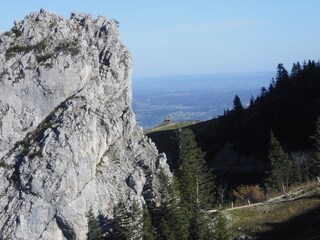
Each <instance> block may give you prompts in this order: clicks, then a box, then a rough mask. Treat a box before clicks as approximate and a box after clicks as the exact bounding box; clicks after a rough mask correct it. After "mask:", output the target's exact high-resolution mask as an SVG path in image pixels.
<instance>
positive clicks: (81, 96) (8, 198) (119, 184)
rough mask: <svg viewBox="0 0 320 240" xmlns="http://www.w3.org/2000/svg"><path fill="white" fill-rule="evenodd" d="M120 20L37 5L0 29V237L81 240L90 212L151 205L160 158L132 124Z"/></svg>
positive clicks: (161, 166) (129, 65) (129, 67)
mask: <svg viewBox="0 0 320 240" xmlns="http://www.w3.org/2000/svg"><path fill="white" fill-rule="evenodd" d="M131 71H132V60H131V55H130V53H129V52H128V50H127V49H126V48H125V47H124V46H123V45H122V43H121V42H120V41H119V38H118V26H117V23H116V21H113V20H108V19H107V18H105V17H98V18H97V19H93V18H92V17H91V16H90V15H86V14H71V18H70V19H69V20H64V19H63V18H62V17H60V16H58V15H56V14H53V13H48V12H45V11H44V10H40V12H39V13H32V14H30V15H28V16H26V17H25V19H24V20H22V21H20V22H15V26H14V27H13V28H12V29H11V30H10V31H9V32H6V33H3V34H1V35H0V91H1V93H0V158H1V161H0V166H1V167H0V238H1V239H85V238H86V233H87V229H88V228H87V217H86V215H87V213H88V211H89V209H90V208H92V209H93V212H94V213H95V214H96V215H98V214H102V215H103V216H105V217H109V218H112V210H113V206H114V205H115V204H117V203H118V202H119V201H120V200H125V201H127V202H128V204H130V202H132V201H133V200H137V201H138V202H139V203H140V204H145V203H146V201H150V202H153V201H154V200H155V198H156V197H157V189H156V188H155V187H154V186H155V184H153V183H154V181H155V178H156V177H155V176H156V175H157V172H159V171H160V169H163V170H164V171H166V172H167V173H168V174H169V175H170V172H169V169H168V166H167V164H166V159H165V157H164V156H163V155H159V154H158V151H157V149H156V147H155V145H154V144H153V143H152V142H151V141H150V140H149V139H148V138H146V137H145V136H144V135H143V133H142V130H141V129H139V128H137V126H136V121H135V116H134V113H133V111H132V106H131V105H132V96H131Z"/></svg>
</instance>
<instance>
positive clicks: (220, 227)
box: [215, 213, 230, 240]
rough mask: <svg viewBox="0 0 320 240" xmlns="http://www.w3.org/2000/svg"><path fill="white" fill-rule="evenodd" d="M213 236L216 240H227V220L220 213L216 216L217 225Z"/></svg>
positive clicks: (228, 237)
mask: <svg viewBox="0 0 320 240" xmlns="http://www.w3.org/2000/svg"><path fill="white" fill-rule="evenodd" d="M215 236H216V238H215V239H217V240H229V239H230V233H229V231H228V228H227V219H226V218H225V216H223V214H222V213H218V215H217V225H216V227H215Z"/></svg>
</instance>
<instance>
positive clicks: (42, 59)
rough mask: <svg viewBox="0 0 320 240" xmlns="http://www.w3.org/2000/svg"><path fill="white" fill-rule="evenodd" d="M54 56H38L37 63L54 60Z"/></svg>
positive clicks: (49, 54)
mask: <svg viewBox="0 0 320 240" xmlns="http://www.w3.org/2000/svg"><path fill="white" fill-rule="evenodd" d="M53 56H54V54H53V53H46V54H44V55H37V56H36V58H37V62H38V63H41V62H45V61H47V60H48V59H50V58H52V57H53Z"/></svg>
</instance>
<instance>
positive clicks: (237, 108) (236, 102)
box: [233, 95, 243, 112]
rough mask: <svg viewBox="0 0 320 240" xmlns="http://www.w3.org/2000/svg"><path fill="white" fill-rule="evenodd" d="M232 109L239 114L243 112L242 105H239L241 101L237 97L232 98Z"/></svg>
mask: <svg viewBox="0 0 320 240" xmlns="http://www.w3.org/2000/svg"><path fill="white" fill-rule="evenodd" d="M233 109H234V110H235V111H237V112H240V111H242V110H243V106H242V103H241V100H240V98H239V96H238V95H235V96H234V99H233Z"/></svg>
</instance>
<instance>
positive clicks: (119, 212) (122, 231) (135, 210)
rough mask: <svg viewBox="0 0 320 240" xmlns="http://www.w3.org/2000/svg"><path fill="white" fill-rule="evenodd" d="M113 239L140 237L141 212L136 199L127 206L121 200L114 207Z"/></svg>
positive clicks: (141, 231) (141, 232) (141, 227)
mask: <svg viewBox="0 0 320 240" xmlns="http://www.w3.org/2000/svg"><path fill="white" fill-rule="evenodd" d="M113 232H114V239H116V240H120V239H141V236H142V234H143V212H142V210H141V208H140V207H139V204H138V202H137V201H133V202H132V204H131V205H130V206H129V207H128V206H127V205H126V204H125V203H124V201H121V202H119V203H118V204H117V206H116V207H115V208H114V225H113Z"/></svg>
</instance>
